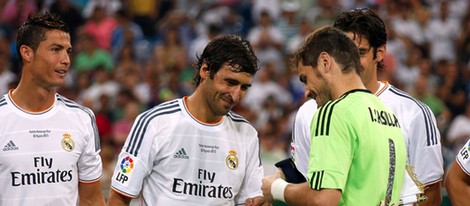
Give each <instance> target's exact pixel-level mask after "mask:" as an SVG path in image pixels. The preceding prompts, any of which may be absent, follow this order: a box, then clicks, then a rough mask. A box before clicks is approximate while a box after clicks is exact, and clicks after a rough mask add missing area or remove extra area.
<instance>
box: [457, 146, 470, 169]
mask: <svg viewBox="0 0 470 206" xmlns="http://www.w3.org/2000/svg"><path fill="white" fill-rule="evenodd" d="M455 160H456V161H457V163H459V165H460V168H462V171H464V172H465V173H466V174H467V175H469V176H470V139H469V140H468V141H467V143H465V145H464V146H463V147H462V149H460V150H459V153H457V157H456V158H455Z"/></svg>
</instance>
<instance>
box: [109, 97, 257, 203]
mask: <svg viewBox="0 0 470 206" xmlns="http://www.w3.org/2000/svg"><path fill="white" fill-rule="evenodd" d="M262 177H263V169H262V165H261V162H260V158H259V143H258V137H257V132H256V130H255V129H254V128H253V126H251V125H250V124H249V123H248V122H247V121H246V120H245V119H243V118H242V117H240V116H238V115H236V114H234V113H232V112H229V113H228V114H227V115H226V116H224V117H223V118H222V119H221V121H220V122H218V123H215V124H208V123H204V122H201V121H198V120H197V119H196V118H195V117H193V116H192V115H191V114H190V113H189V112H188V110H187V108H186V106H185V103H184V100H183V99H177V100H172V101H169V102H165V103H163V104H160V105H158V106H156V107H154V108H152V109H150V110H148V111H146V112H144V113H142V114H140V115H139V116H138V117H137V119H136V120H135V122H134V125H133V127H132V130H131V132H130V133H129V136H128V138H127V140H126V143H125V145H124V147H123V149H122V151H121V153H120V155H119V158H118V161H117V164H116V168H115V171H114V175H113V178H112V184H111V186H112V189H114V190H115V191H117V192H119V193H121V194H123V195H126V196H129V197H137V196H138V195H139V194H140V195H141V203H143V205H169V206H171V205H175V206H176V205H178V206H179V205H242V204H243V203H245V200H246V199H247V198H249V197H255V196H261V195H262V191H261V189H260V188H261V180H262Z"/></svg>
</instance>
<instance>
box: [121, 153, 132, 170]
mask: <svg viewBox="0 0 470 206" xmlns="http://www.w3.org/2000/svg"><path fill="white" fill-rule="evenodd" d="M132 169H134V160H133V159H132V158H131V157H129V156H127V157H126V158H124V159H122V161H121V171H122V173H130V172H132Z"/></svg>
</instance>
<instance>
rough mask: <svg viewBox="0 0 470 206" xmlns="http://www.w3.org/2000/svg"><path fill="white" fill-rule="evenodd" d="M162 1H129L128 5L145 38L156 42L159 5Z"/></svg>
mask: <svg viewBox="0 0 470 206" xmlns="http://www.w3.org/2000/svg"><path fill="white" fill-rule="evenodd" d="M161 2H162V0H129V1H128V2H127V3H128V5H126V6H127V7H125V8H128V9H129V12H130V14H131V16H132V19H133V20H134V21H135V23H137V24H138V25H140V27H141V28H142V32H143V34H144V37H145V38H146V39H147V40H149V41H150V42H154V40H155V36H156V34H157V31H156V29H155V27H156V24H157V18H158V16H159V5H160V3H161Z"/></svg>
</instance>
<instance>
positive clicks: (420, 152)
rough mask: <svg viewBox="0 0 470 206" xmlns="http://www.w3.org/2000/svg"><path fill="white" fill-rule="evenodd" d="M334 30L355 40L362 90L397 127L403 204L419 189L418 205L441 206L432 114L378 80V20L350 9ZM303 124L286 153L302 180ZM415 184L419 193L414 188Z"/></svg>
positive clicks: (382, 42)
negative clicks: (402, 146) (403, 151)
mask: <svg viewBox="0 0 470 206" xmlns="http://www.w3.org/2000/svg"><path fill="white" fill-rule="evenodd" d="M334 26H335V27H337V28H339V29H341V30H343V31H345V32H347V33H348V36H349V37H350V38H352V39H353V40H354V42H355V43H356V45H357V46H358V48H359V54H360V58H361V67H362V70H363V71H362V77H363V78H362V80H363V82H364V84H365V86H366V87H367V89H368V90H370V91H372V92H373V93H374V94H375V95H376V96H378V97H379V98H380V99H381V100H382V101H383V102H384V103H385V105H387V106H388V107H389V108H391V109H392V110H393V112H394V113H395V115H396V116H397V117H398V121H399V122H400V125H401V126H402V130H403V133H404V136H405V143H406V144H407V151H408V165H409V166H408V167H407V168H408V173H407V174H406V175H405V183H404V188H403V190H402V197H401V200H402V204H407V203H416V202H417V201H419V200H420V198H422V197H419V196H420V195H421V194H422V193H423V188H424V194H425V196H426V198H427V200H426V201H425V202H422V203H420V205H440V202H441V191H440V181H441V180H442V176H443V173H444V170H443V160H442V155H441V145H440V133H439V131H438V130H437V126H436V121H435V118H434V116H433V115H432V112H431V111H430V109H429V107H428V106H426V105H425V104H423V103H421V102H419V101H418V100H416V99H414V98H413V97H411V96H410V95H409V94H407V93H405V92H403V91H401V90H399V89H397V88H395V87H393V86H392V85H390V84H389V83H388V82H380V81H377V70H378V69H382V68H383V67H384V65H383V59H384V56H385V52H386V40H387V33H386V29H385V25H384V23H383V21H382V20H381V19H380V17H378V16H377V15H376V14H375V13H374V12H373V11H372V10H368V9H355V10H351V11H347V12H343V13H342V14H341V15H339V16H338V18H337V19H336V21H335V25H334ZM301 109H303V107H301V108H299V112H298V113H300V114H303V113H305V112H300V110H301ZM312 110H315V109H312ZM310 112H311V113H312V112H314V111H310ZM304 116H305V115H304ZM297 119H298V118H297ZM303 119H306V118H303ZM305 121H308V122H307V123H302V120H301V119H300V120H296V122H295V124H294V135H293V143H292V145H293V146H292V149H291V150H292V154H293V155H292V156H293V157H294V159H295V164H296V166H297V168H298V169H299V171H300V172H301V173H302V174H304V175H306V173H307V170H306V168H307V167H308V159H307V160H305V157H308V154H309V152H308V151H309V150H308V149H309V144H308V143H309V141H310V136H306V135H304V134H305V133H307V132H303V133H299V132H298V131H302V128H301V127H303V126H302V125H306V124H308V125H310V122H309V120H308V119H306V120H305ZM305 151H306V152H305ZM413 168H414V170H413ZM413 171H414V172H413ZM413 178H414V179H413ZM415 182H416V183H415ZM416 184H418V186H419V187H420V188H421V189H419V188H417V187H416ZM417 195H418V196H417ZM421 200H422V199H421Z"/></svg>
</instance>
